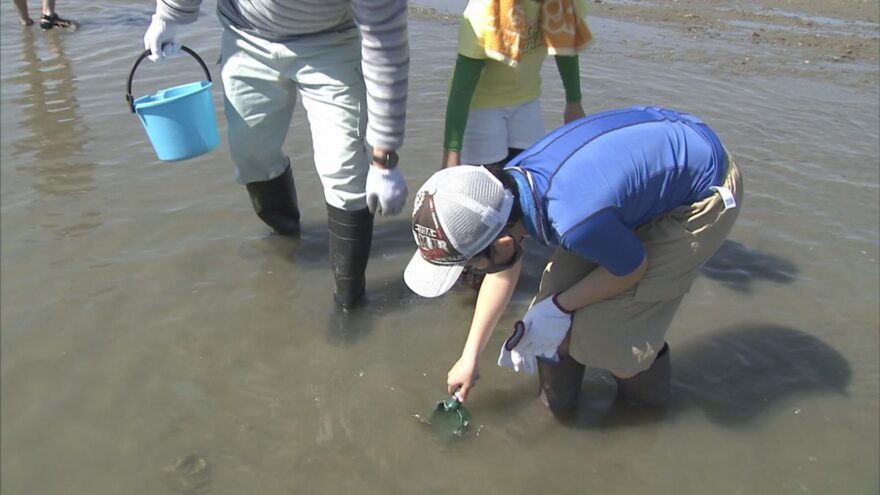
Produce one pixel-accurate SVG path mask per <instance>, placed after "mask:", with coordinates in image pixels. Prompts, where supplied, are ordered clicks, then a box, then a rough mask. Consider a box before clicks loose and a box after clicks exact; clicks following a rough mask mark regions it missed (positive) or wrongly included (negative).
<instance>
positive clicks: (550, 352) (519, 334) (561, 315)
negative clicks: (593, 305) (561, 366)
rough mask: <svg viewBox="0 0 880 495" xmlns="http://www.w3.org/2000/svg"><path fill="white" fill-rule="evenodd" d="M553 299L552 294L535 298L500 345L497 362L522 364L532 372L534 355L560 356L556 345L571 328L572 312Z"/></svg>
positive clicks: (517, 365) (515, 366)
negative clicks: (543, 297)
mask: <svg viewBox="0 0 880 495" xmlns="http://www.w3.org/2000/svg"><path fill="white" fill-rule="evenodd" d="M555 299H556V296H555V295H554V296H552V297H548V298H546V299H544V300H542V301H540V302H538V303H537V304H535V305H534V306H532V308H531V309H529V310H528V312H526V315H525V316H524V317H523V319H522V320H521V321H518V322H516V324H515V325H514V327H513V328H514V330H513V334H512V335H511V336H510V337H509V338H508V339H507V340H506V341H504V345H502V346H501V355H500V356H498V366H501V367H513V369H514V371H519V369H520V368H524V369H525V371H526V372H527V373H528V374H530V375H531V374H533V373H534V369H535V367H536V359H537V357H539V356H540V357H543V358H547V359H551V360H557V359H558V358H559V355H558V353H557V349H558V348H559V344H561V343H562V341H563V339H565V335H566V334H567V333H568V330H569V328H571V313H570V312H568V311H565V310H563V309H562V308H561V307H560V306H559V304H558V303H557V302H556V301H555Z"/></svg>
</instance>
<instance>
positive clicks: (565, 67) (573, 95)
mask: <svg viewBox="0 0 880 495" xmlns="http://www.w3.org/2000/svg"><path fill="white" fill-rule="evenodd" d="M554 58H555V59H556V68H557V69H559V76H560V77H562V87H564V88H565V102H566V103H576V102H579V101H581V69H580V64H579V62H578V57H577V55H555V56H554Z"/></svg>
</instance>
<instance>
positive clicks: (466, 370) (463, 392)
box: [446, 356, 480, 403]
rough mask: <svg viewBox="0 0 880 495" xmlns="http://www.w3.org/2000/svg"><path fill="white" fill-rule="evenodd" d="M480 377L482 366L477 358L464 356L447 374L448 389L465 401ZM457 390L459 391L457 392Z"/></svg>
mask: <svg viewBox="0 0 880 495" xmlns="http://www.w3.org/2000/svg"><path fill="white" fill-rule="evenodd" d="M479 378H480V368H479V366H478V365H477V360H476V359H475V358H471V357H466V356H462V357H460V358H459V359H458V361H456V363H455V364H454V365H453V366H452V368H451V369H450V370H449V373H448V374H447V375H446V385H447V391H448V392H449V393H450V394H453V393H455V394H456V395H457V396H458V399H459V400H460V401H461V402H462V403H463V402H464V401H465V400H467V396H468V393H470V389H471V388H473V387H474V386H475V385H476V383H477V380H478V379H479ZM456 390H457V391H458V392H456Z"/></svg>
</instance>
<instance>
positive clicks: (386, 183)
mask: <svg viewBox="0 0 880 495" xmlns="http://www.w3.org/2000/svg"><path fill="white" fill-rule="evenodd" d="M407 192H408V191H407V188H406V182H405V181H404V180H403V174H401V173H400V170H399V169H398V168H397V167H394V168H391V169H387V168H382V167H377V166H374V165H370V171H369V172H368V173H367V207H368V208H369V209H370V213H380V214H382V215H396V214H397V213H400V210H402V209H403V204H404V203H406V194H407Z"/></svg>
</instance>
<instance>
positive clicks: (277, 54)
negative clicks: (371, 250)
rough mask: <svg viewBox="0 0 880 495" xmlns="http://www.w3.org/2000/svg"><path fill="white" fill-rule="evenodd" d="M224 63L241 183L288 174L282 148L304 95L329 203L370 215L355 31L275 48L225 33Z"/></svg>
mask: <svg viewBox="0 0 880 495" xmlns="http://www.w3.org/2000/svg"><path fill="white" fill-rule="evenodd" d="M222 57H223V69H222V76H223V88H224V93H225V94H224V96H225V113H226V121H227V127H228V133H229V150H230V154H231V155H232V160H233V161H234V162H235V169H236V170H235V171H236V180H237V181H238V182H239V183H243V184H247V183H249V182H256V181H265V180H269V179H273V178H275V177H277V176H279V175H281V174H282V173H283V172H284V169H285V168H287V165H288V163H289V160H288V157H287V155H286V153H285V152H284V150H283V145H284V141H285V138H286V137H287V132H288V130H289V129H290V122H291V117H292V116H293V110H294V107H295V106H296V100H297V96H299V97H300V98H301V99H302V106H303V108H304V109H305V111H306V114H307V115H308V120H309V127H310V130H311V134H312V147H313V148H314V160H315V168H316V169H317V170H318V174H319V175H320V176H321V184H322V185H323V188H324V199H325V200H326V201H327V203H328V204H330V205H331V206H335V207H336V208H342V209H345V210H358V209H362V208H366V206H367V202H366V193H365V189H366V182H367V171H368V170H369V168H370V157H369V155H368V154H367V149H366V144H365V137H366V124H367V110H366V108H367V107H366V87H365V85H364V78H363V75H362V73H361V45H360V37H359V33H358V31H357V29H349V30H346V31H342V32H335V33H325V34H320V35H315V36H307V37H303V38H302V39H299V40H296V41H291V42H287V43H273V42H271V41H267V40H263V39H260V38H257V37H255V36H253V35H250V34H247V33H244V32H241V31H238V30H236V29H234V28H230V27H227V28H226V29H224V30H223V42H222ZM294 175H295V174H294Z"/></svg>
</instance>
